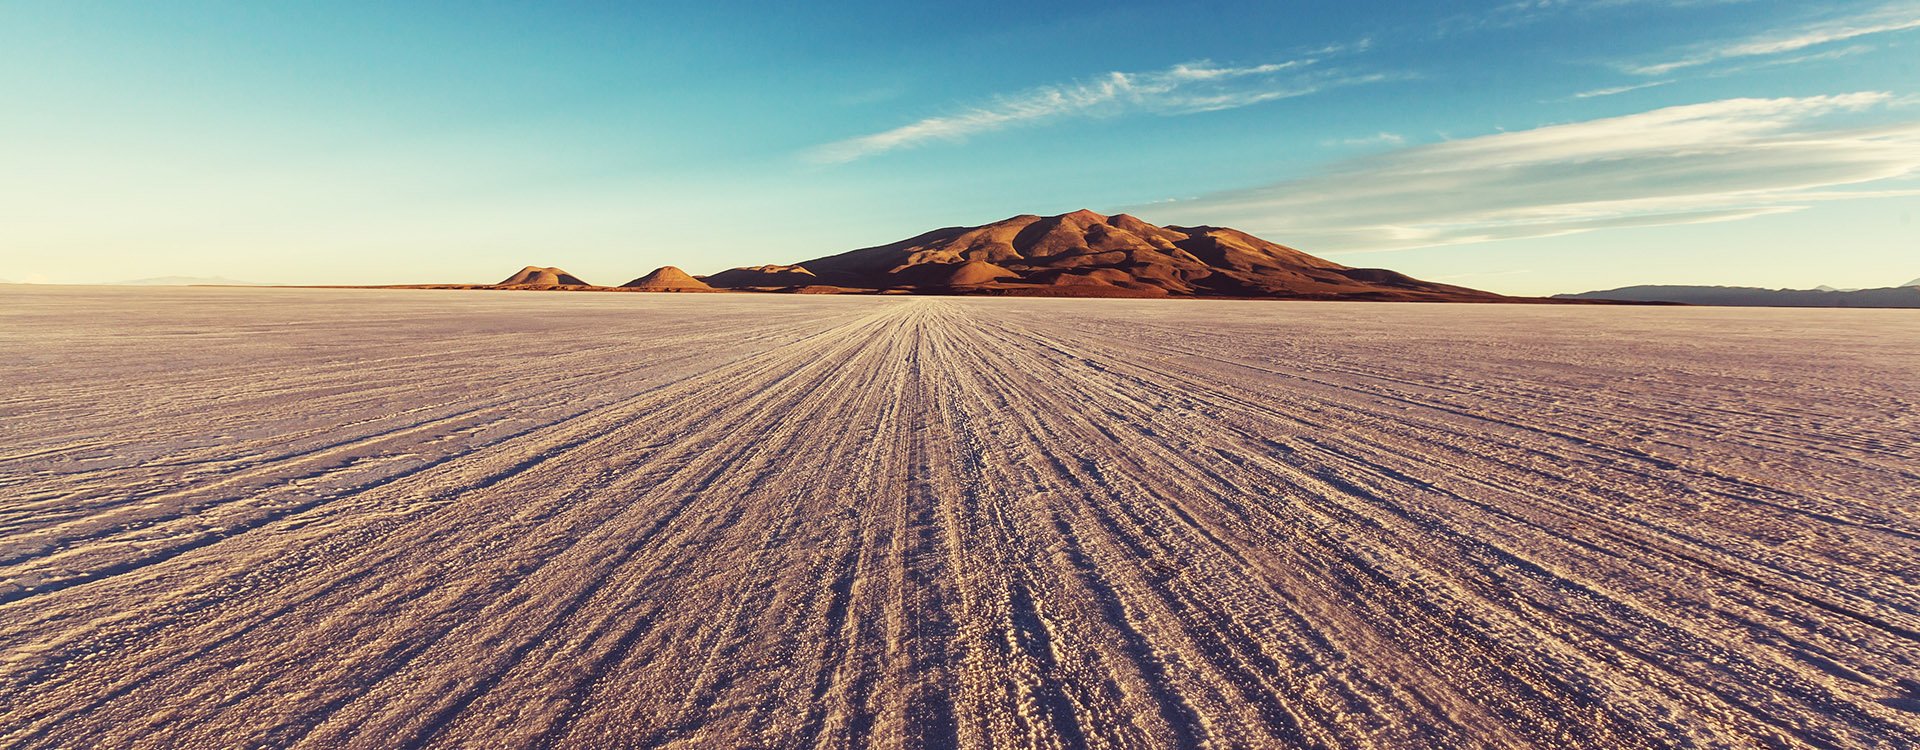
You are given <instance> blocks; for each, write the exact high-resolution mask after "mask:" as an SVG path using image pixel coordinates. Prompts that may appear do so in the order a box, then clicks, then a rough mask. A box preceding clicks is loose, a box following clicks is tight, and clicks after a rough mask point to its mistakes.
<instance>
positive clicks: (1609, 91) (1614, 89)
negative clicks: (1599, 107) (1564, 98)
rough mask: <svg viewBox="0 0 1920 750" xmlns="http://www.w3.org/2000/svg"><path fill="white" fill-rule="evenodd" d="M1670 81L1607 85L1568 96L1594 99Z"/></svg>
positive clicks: (1660, 84) (1665, 83) (1669, 80)
mask: <svg viewBox="0 0 1920 750" xmlns="http://www.w3.org/2000/svg"><path fill="white" fill-rule="evenodd" d="M1670 83H1673V81H1672V80H1671V79H1668V80H1664V81H1648V82H1646V83H1635V84H1630V85H1626V86H1609V87H1607V88H1603V89H1590V90H1587V91H1582V92H1580V93H1578V94H1574V95H1573V96H1571V97H1569V98H1571V99H1594V98H1597V97H1602V96H1613V95H1615V94H1624V93H1627V92H1629V91H1639V90H1641V89H1650V88H1653V87H1655V86H1665V85H1667V84H1670Z"/></svg>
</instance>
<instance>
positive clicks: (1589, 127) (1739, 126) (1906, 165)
mask: <svg viewBox="0 0 1920 750" xmlns="http://www.w3.org/2000/svg"><path fill="white" fill-rule="evenodd" d="M1890 102H1892V97H1891V96H1890V95H1888V94H1885V93H1872V92H1868V93H1855V94H1841V95H1835V96H1814V97H1801V98H1781V99H1727V100H1722V101H1715V102H1707V103H1704V104H1692V105H1685V106H1678V107H1668V108H1665V109H1657V110H1653V111H1650V112H1643V113H1640V114H1634V115H1627V116H1623V117H1613V118H1607V119H1601V120H1592V121H1587V122H1577V123H1570V124H1563V125H1551V126H1546V127H1541V128H1536V129H1533V130H1526V131H1518V132H1511V133H1498V134H1494V135H1487V136H1481V137H1478V138H1469V139H1464V140H1457V141H1448V142H1443V143H1437V144H1431V145H1425V146H1414V147H1411V148H1405V149H1399V150H1396V151H1392V152H1388V153H1384V154H1377V155H1373V156H1366V157H1360V158H1356V159H1351V160H1347V161H1344V162H1340V163H1338V164H1335V165H1334V166H1333V167H1332V168H1330V169H1328V170H1327V171H1325V172H1323V173H1321V174H1319V175H1315V176H1311V177H1306V178H1302V179H1295V180H1289V181H1286V182H1280V183H1276V184H1272V185H1268V186H1265V187H1259V188H1254V189H1248V190H1239V191H1230V192H1224V193H1218V194H1214V195H1207V196H1201V197H1199V198H1196V199H1191V200H1186V201H1176V202H1172V203H1160V204H1154V205H1153V206H1152V207H1151V209H1150V212H1151V213H1152V214H1153V215H1155V216H1158V217H1163V218H1164V219H1165V220H1172V221H1175V222H1176V223H1201V224H1222V225H1228V226H1235V227H1239V228H1241V229H1246V230H1249V231H1253V232H1255V233H1257V234H1262V235H1265V236H1271V237H1273V238H1275V239H1277V240H1280V241H1282V242H1288V243H1290V244H1297V245H1299V246H1301V247H1304V248H1307V249H1308V250H1310V251H1323V252H1356V251H1380V250H1399V249H1410V248H1417V247H1434V246H1442V245H1455V244H1463V243H1471V242H1484V241H1489V240H1501V239H1519V238H1530V237H1549V236H1555V235H1562V234H1572V233H1577V232H1588V231H1594V230H1598V229H1607V228H1615V227H1635V226H1658V225H1668V224H1694V223H1705V222H1719V221H1736V220H1740V219H1746V218H1752V217H1755V216H1763V215H1768V214H1778V213H1785V212H1791V211H1797V210H1800V209H1802V208H1805V207H1806V206H1808V205H1810V204H1811V203H1813V202H1817V201H1829V200H1845V199H1850V198H1859V197H1867V196H1870V195H1890V194H1907V193H1908V192H1910V191H1907V190H1899V189H1893V190H1880V191H1876V192H1865V191H1858V190H1851V189H1848V188H1849V187H1850V186H1855V185H1863V184H1866V183H1873V182H1879V181H1882V180H1889V179H1894V178H1899V177H1904V176H1910V175H1915V174H1920V123H1916V122H1909V123H1903V124H1897V125H1884V126H1878V127H1873V128H1834V127H1831V121H1832V119H1833V118H1835V117H1838V116H1841V115H1844V114H1847V113H1852V112H1858V111H1861V110H1867V109H1879V108H1883V107H1885V106H1886V105H1887V104H1889V103H1890ZM1823 126H1824V127H1823Z"/></svg>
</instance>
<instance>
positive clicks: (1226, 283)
mask: <svg viewBox="0 0 1920 750" xmlns="http://www.w3.org/2000/svg"><path fill="white" fill-rule="evenodd" d="M799 266H800V267H802V268H803V269H804V270H806V271H808V272H810V273H811V274H812V275H814V276H815V277H817V279H818V280H817V281H814V282H811V283H815V284H825V285H832V286H840V287H850V288H855V289H894V290H907V291H929V292H962V293H988V294H1016V295H1036V296H1091V297H1164V296H1181V297H1286V298H1296V299H1371V300H1410V301H1411V300H1424V301H1491V300H1499V299H1506V298H1504V297H1501V296H1500V295H1497V294H1493V293H1491V292H1482V291H1478V290H1474V289H1468V288H1465V287H1458V286H1452V285H1448V284H1439V283H1434V282H1430V281H1421V280H1419V279H1415V278H1412V277H1409V276H1405V275H1402V274H1399V273H1395V272H1393V271H1388V270H1385V269H1379V268H1350V267H1347V266H1343V265H1340V264H1338V263H1334V262H1332V261H1329V260H1324V259H1321V258H1316V257H1314V256H1311V255H1308V254H1306V253H1303V252H1300V251H1298V250H1295V249H1293V248H1290V247H1286V246H1284V245H1278V244H1275V243H1272V242H1268V241H1266V240H1263V239H1260V238H1258V237H1255V236H1253V235H1250V234H1247V233H1245V232H1240V231H1237V230H1233V229H1226V228H1222V227H1205V226H1202V227H1178V226H1168V227H1160V226H1155V225H1152V224H1148V223H1146V222H1144V221H1141V220H1139V219H1137V218H1134V217H1132V216H1128V215H1126V214H1117V215H1114V216H1102V215H1100V214H1097V213H1094V212H1092V211H1084V210H1083V211H1075V212H1073V213H1070V214H1063V215H1060V216H1044V217H1043V216H1015V217H1013V218H1011V219H1007V220H1005V221H998V222H994V223H992V224H987V225H985V226H978V227H949V228H946V229H937V230H934V231H931V232H927V233H926V234H922V235H919V236H917V237H912V238H909V239H905V240H901V241H899V242H895V243H892V244H887V245H881V246H878V247H869V248H862V249H859V250H853V251H851V252H846V253H841V254H839V255H834V256H830V257H826V258H820V259H817V260H810V261H806V262H803V263H800V264H799ZM735 270H736V271H740V270H745V269H735ZM731 273H734V271H728V272H725V273H723V274H715V276H714V277H713V278H716V279H717V278H720V277H721V276H724V275H726V274H731ZM763 286H771V285H763Z"/></svg>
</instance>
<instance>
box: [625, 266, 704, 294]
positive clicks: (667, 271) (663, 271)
mask: <svg viewBox="0 0 1920 750" xmlns="http://www.w3.org/2000/svg"><path fill="white" fill-rule="evenodd" d="M620 287H621V288H622V289H638V290H642V291H648V292H711V291H713V287H711V286H708V285H706V284H705V283H702V282H701V281H700V280H699V279H696V278H694V277H692V276H688V275H687V272H686V271H682V270H680V269H679V268H676V267H674V266H661V267H660V268H656V269H654V270H653V273H649V274H647V275H645V276H642V277H640V278H637V279H634V280H632V281H629V282H627V283H625V284H621V285H620Z"/></svg>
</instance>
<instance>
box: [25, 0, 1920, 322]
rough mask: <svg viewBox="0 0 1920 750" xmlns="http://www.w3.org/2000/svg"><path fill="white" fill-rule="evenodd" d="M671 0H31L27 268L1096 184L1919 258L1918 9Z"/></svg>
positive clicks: (913, 202) (1204, 206)
mask: <svg viewBox="0 0 1920 750" xmlns="http://www.w3.org/2000/svg"><path fill="white" fill-rule="evenodd" d="M401 5H404V6H405V7H398V6H401ZM678 5H680V4H659V5H658V6H656V5H655V4H648V3H586V2H580V3H564V2H555V3H542V4H518V3H485V2H469V3H444V4H442V3H424V2H423V3H407V4H393V3H355V2H328V3H299V2H286V3H242V2H231V3H211V2H181V3H171V4H159V3H113V2H89V3H71V2H18V3H8V4H5V5H0V71H4V72H0V102H6V105H5V106H3V107H0V258H4V260H5V263H4V265H5V271H4V272H3V273H0V276H6V277H8V278H10V279H11V280H13V281H44V282H99V281H112V280H118V279H127V278H138V277H145V276H161V275H193V276H212V275H220V276H226V277H230V278H238V279H245V280H256V281H268V282H285V283H411V282H428V281H466V282H487V281H494V280H497V277H504V276H505V275H507V274H508V273H509V272H511V271H512V270H514V269H517V268H518V267H520V266H522V265H526V264H529V263H535V264H540V265H558V266H561V267H564V268H567V269H569V270H571V271H573V272H575V273H577V274H579V275H581V276H583V277H585V278H586V279H587V280H589V281H593V282H597V283H607V284H617V283H620V282H623V281H626V280H627V279H629V278H632V277H635V276H638V275H640V274H641V273H644V272H645V271H647V270H649V269H651V268H653V267H654V266H657V265H661V264H664V263H675V264H679V265H681V266H683V267H686V268H687V269H689V270H691V271H694V272H696V273H702V272H713V271H717V270H721V269H724V268H727V267H731V266H736V265H743V264H749V263H766V262H792V261H798V260H803V259H806V258H811V257H816V256H820V255H825V254H829V253H833V252H838V251H842V250H847V249H851V248H855V247H861V246H867V245H874V244H880V243H883V242H889V241H892V240H895V239H899V238H902V237H906V236H909V235H912V234H916V233H918V232H921V231H924V230H926V229H930V228H933V227H939V226H952V225H963V224H980V223H985V222H988V221H993V220H997V219H1000V218H1004V217H1007V216H1011V215H1014V214H1019V213H1045V214H1051V213H1060V212H1065V211H1070V210H1073V209H1078V208H1092V209H1094V210H1096V211H1102V212H1109V213H1111V212H1119V211H1127V212H1130V213H1134V214H1136V215H1138V216H1140V217H1142V218H1144V219H1146V220H1148V221H1152V222H1155V223H1161V224H1197V223H1208V224H1216V225H1225V226H1233V227H1237V228H1241V229H1245V230H1248V231H1252V232H1254V233H1256V234H1260V235H1261V236H1264V237H1267V238H1268V239H1272V240H1274V241H1277V242H1282V243H1285V244H1289V245H1294V246H1296V247H1299V248H1301V249H1303V250H1306V251H1308V252H1313V253H1317V254H1321V255H1324V256H1327V257H1330V258H1333V259H1336V260H1339V261H1341V262H1343V263H1347V264H1349V265H1360V266H1384V267H1389V268H1394V269H1397V270H1401V271H1404V272H1407V273H1411V274H1414V275H1417V276H1423V277H1427V278H1434V279H1441V280H1446V281H1450V282H1453V283H1460V284H1467V285H1472V286H1478V287H1482V288H1487V289H1492V290H1495V291H1502V292H1510V293H1553V292H1562V291H1579V290H1585V289H1593V288H1606V287H1612V286H1621V285H1626V284H1634V283H1720V284H1749V285H1758V286H1795V287H1808V286H1813V285H1816V284H1831V285H1834V286H1843V287H1852V286H1885V285H1891V284H1896V283H1900V282H1904V281H1907V280H1909V279H1911V278H1914V277H1916V276H1920V225H1916V223H1915V219H1916V218H1917V217H1916V214H1920V90H1916V89H1917V84H1920V0H1910V1H1906V2H1844V3H1806V2H1770V1H1768V0H1587V1H1584V2H1583V1H1581V0H1530V1H1522V2H1506V1H1498V0H1497V1H1495V2H1482V3H1468V2H1463V3H1446V4H1436V3H1425V2H1418V3H1416V2H1376V3H1359V2H1345V3H1334V2H1327V3H1204V4H1193V7H1179V5H1178V4H1168V3H1159V2H1155V3H1116V2H1102V3H1085V4H1080V3H1054V4H1050V5H1048V6H1047V7H1043V8H1042V7H1030V6H1029V5H1028V4H1011V3H1009V4H998V3H986V2H976V3H967V4H954V5H951V6H946V7H911V6H914V5H915V4H911V3H864V2H844V3H835V4H830V7H812V6H809V5H806V4H795V5H793V6H792V7H758V6H759V4H747V3H728V2H713V3H706V4H702V5H701V6H700V7H697V8H688V7H670V6H678Z"/></svg>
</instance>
